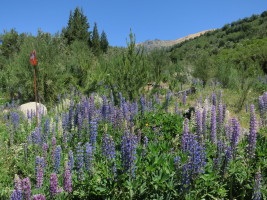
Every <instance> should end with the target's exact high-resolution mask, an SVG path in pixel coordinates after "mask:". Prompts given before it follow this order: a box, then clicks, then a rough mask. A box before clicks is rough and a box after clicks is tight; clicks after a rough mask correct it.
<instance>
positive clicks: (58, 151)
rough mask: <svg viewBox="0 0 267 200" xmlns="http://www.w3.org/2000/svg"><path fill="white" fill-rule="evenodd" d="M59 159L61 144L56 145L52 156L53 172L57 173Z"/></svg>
mask: <svg viewBox="0 0 267 200" xmlns="http://www.w3.org/2000/svg"><path fill="white" fill-rule="evenodd" d="M60 159H61V146H60V145H57V147H56V151H55V156H54V172H56V173H59V168H60Z"/></svg>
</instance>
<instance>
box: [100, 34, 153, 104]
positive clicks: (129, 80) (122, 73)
mask: <svg viewBox="0 0 267 200" xmlns="http://www.w3.org/2000/svg"><path fill="white" fill-rule="evenodd" d="M129 38H130V41H129V42H128V43H127V49H126V50H125V51H124V52H123V54H119V55H117V56H114V57H113V58H112V59H111V62H110V60H109V61H108V62H104V66H106V74H107V77H106V78H105V81H106V84H107V85H109V86H110V88H112V89H113V91H115V92H118V91H121V92H123V93H124V94H125V95H126V96H127V97H128V98H129V99H130V100H132V99H134V98H135V97H136V96H137V95H138V93H139V90H140V89H141V88H142V87H144V86H145V85H146V84H147V82H148V77H149V74H148V73H149V71H148V70H149V69H148V64H147V59H146V55H144V53H143V49H136V48H135V36H134V34H133V33H132V32H130V35H129Z"/></svg>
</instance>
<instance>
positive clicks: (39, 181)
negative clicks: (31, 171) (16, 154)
mask: <svg viewBox="0 0 267 200" xmlns="http://www.w3.org/2000/svg"><path fill="white" fill-rule="evenodd" d="M43 181H44V169H43V168H42V167H41V166H39V167H38V168H37V175H36V188H41V187H42V185H43Z"/></svg>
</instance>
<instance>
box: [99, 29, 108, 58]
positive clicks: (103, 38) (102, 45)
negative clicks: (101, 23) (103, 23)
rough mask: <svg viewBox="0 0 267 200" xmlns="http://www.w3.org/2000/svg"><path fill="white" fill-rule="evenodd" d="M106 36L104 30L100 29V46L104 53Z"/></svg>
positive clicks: (106, 47)
mask: <svg viewBox="0 0 267 200" xmlns="http://www.w3.org/2000/svg"><path fill="white" fill-rule="evenodd" d="M108 45H109V43H108V38H107V35H106V33H105V31H102V33H101V38H100V46H101V50H102V51H103V52H104V53H106V52H107V50H108Z"/></svg>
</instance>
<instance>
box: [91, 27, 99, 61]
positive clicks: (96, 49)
mask: <svg viewBox="0 0 267 200" xmlns="http://www.w3.org/2000/svg"><path fill="white" fill-rule="evenodd" d="M91 42H92V50H93V52H94V54H95V55H96V56H99V55H100V53H101V46H100V38H99V33H98V29H97V24H96V23H95V24H94V29H93V35H92V40H91Z"/></svg>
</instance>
